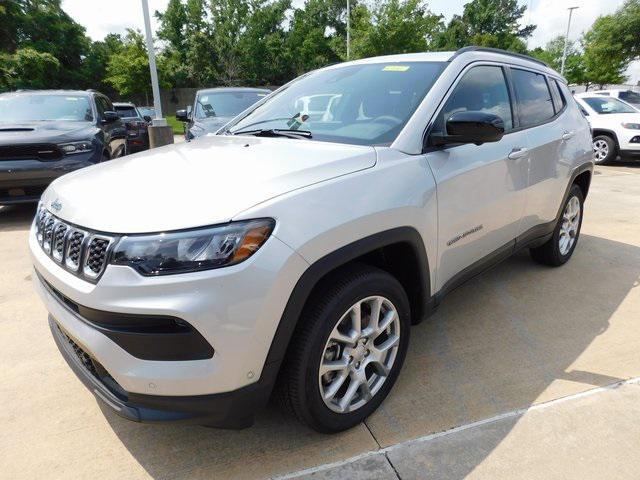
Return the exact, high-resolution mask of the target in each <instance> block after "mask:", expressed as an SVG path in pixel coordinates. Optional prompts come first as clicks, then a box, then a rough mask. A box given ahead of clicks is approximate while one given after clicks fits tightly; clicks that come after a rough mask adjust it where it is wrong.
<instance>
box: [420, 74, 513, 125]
mask: <svg viewBox="0 0 640 480" xmlns="http://www.w3.org/2000/svg"><path fill="white" fill-rule="evenodd" d="M456 112H484V113H492V114H494V115H498V116H499V117H500V118H502V120H503V121H504V128H505V131H506V132H508V131H509V130H511V129H513V116H512V113H511V102H510V101H509V91H508V89H507V82H506V80H505V77H504V72H503V70H502V68H501V67H498V66H495V67H494V66H489V65H483V66H478V67H473V68H472V69H470V70H469V71H468V72H467V73H465V74H464V76H463V77H462V79H461V80H460V82H458V84H457V85H456V87H455V90H454V91H453V93H452V94H451V96H450V97H449V98H448V99H447V103H445V105H444V107H443V108H442V110H440V113H439V114H438V116H437V117H436V121H435V123H434V125H433V129H432V132H433V133H436V134H446V132H445V131H444V130H445V125H446V121H447V120H448V119H449V117H451V115H453V114H454V113H456Z"/></svg>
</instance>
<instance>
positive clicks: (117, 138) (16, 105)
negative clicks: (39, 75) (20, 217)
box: [0, 90, 127, 205]
mask: <svg viewBox="0 0 640 480" xmlns="http://www.w3.org/2000/svg"><path fill="white" fill-rule="evenodd" d="M126 141H127V131H126V129H125V126H124V124H123V123H122V121H121V120H120V118H119V117H118V114H117V113H116V112H115V111H114V107H113V104H112V103H111V101H110V100H109V99H108V98H107V97H106V96H104V95H103V94H101V93H99V92H95V91H77V90H24V91H17V92H12V93H3V94H0V205H6V204H12V203H24V202H34V201H38V199H39V198H40V194H41V193H42V192H43V191H44V189H45V188H46V187H47V186H48V185H49V184H50V183H51V182H52V181H53V180H54V179H56V178H58V177H59V176H61V175H64V174H65V173H68V172H71V171H73V170H77V169H79V168H82V167H86V166H89V165H93V164H95V163H98V162H102V161H104V160H109V159H111V158H115V157H119V156H122V155H124V154H125V153H126V151H127V144H126Z"/></svg>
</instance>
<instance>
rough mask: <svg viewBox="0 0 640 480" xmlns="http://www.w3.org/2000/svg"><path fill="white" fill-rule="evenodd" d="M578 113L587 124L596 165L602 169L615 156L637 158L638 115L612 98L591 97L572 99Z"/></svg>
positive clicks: (639, 139) (639, 143) (639, 150)
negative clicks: (577, 108) (580, 113)
mask: <svg viewBox="0 0 640 480" xmlns="http://www.w3.org/2000/svg"><path fill="white" fill-rule="evenodd" d="M575 98H576V101H577V102H578V105H579V106H580V110H581V111H582V113H583V115H584V116H585V117H587V120H589V124H590V125H591V131H592V133H593V154H594V157H595V162H596V164H598V165H606V164H607V163H610V162H612V161H613V160H615V159H616V157H617V156H618V154H620V155H621V156H623V157H633V156H635V155H638V154H640V112H639V111H638V110H636V109H635V108H633V107H632V106H631V105H629V104H628V103H626V102H623V101H622V100H619V99H617V98H614V97H605V96H601V95H596V94H594V93H580V94H578V95H576V96H575Z"/></svg>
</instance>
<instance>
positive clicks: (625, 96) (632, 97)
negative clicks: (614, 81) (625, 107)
mask: <svg viewBox="0 0 640 480" xmlns="http://www.w3.org/2000/svg"><path fill="white" fill-rule="evenodd" d="M619 96H620V99H621V100H624V101H625V102H628V103H633V104H640V94H638V93H636V92H631V91H626V92H620V95H619Z"/></svg>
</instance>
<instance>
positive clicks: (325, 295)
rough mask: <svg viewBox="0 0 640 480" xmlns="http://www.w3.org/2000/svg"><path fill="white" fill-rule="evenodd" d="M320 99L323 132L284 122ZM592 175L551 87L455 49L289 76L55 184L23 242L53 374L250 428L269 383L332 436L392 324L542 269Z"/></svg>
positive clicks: (354, 416) (544, 71)
mask: <svg viewBox="0 0 640 480" xmlns="http://www.w3.org/2000/svg"><path fill="white" fill-rule="evenodd" d="M316 95H331V96H332V97H335V98H338V97H339V98H340V101H339V102H334V104H333V105H332V111H331V116H330V119H329V118H327V117H323V118H316V119H310V118H309V117H308V116H307V115H305V114H302V113H301V112H299V111H296V110H295V106H296V105H299V102H298V100H299V99H301V98H309V97H313V96H316ZM592 170H593V160H592V148H591V136H590V131H589V125H588V123H587V121H586V120H585V118H584V117H583V116H582V114H581V113H580V111H579V110H578V108H577V106H576V103H575V102H573V101H572V100H571V94H570V92H569V90H568V89H567V86H566V84H565V81H564V80H563V79H562V78H561V77H560V76H559V75H558V74H557V73H556V72H554V71H553V70H551V69H549V68H548V67H546V66H545V65H544V64H542V63H540V62H538V61H536V60H533V59H531V58H529V57H523V56H519V55H514V54H507V53H506V52H502V51H496V50H490V49H483V48H477V47H469V48H465V49H463V50H460V51H458V52H455V53H419V54H408V55H398V56H389V57H381V58H370V59H366V60H359V61H355V62H349V63H344V64H341V65H335V66H330V67H327V68H323V69H320V70H317V71H314V72H311V73H308V74H306V75H303V76H302V77H300V78H298V79H296V80H294V81H293V82H291V83H289V84H287V85H285V86H284V87H282V88H281V89H280V90H278V91H277V92H275V93H273V94H272V95H270V96H269V97H268V98H266V99H264V100H263V101H262V102H261V103H259V104H257V105H256V106H254V107H252V108H251V109H250V110H249V111H247V112H244V113H243V114H242V115H241V116H240V117H238V118H236V119H234V120H233V121H232V122H231V123H230V124H228V125H227V126H226V127H225V128H224V129H223V130H222V131H220V132H218V135H208V136H205V137H203V138H202V139H200V140H199V141H198V142H192V143H185V144H180V145H172V146H168V147H165V148H160V149H156V150H153V151H150V152H145V153H142V154H137V155H133V156H129V157H126V158H123V159H120V160H117V161H113V162H109V163H106V164H102V165H97V166H95V167H90V168H87V169H85V170H82V171H80V172H76V173H71V174H69V175H66V176H64V177H62V178H61V179H59V180H57V181H55V182H54V183H53V184H51V186H50V187H49V188H48V189H47V191H46V192H45V194H44V196H43V198H42V201H41V206H40V209H39V211H38V214H37V216H36V219H35V220H34V223H33V228H32V231H31V234H30V238H29V243H30V250H31V254H32V258H33V263H34V267H35V272H36V275H34V278H35V279H36V281H35V284H36V288H37V290H38V292H39V294H40V296H41V297H42V300H43V301H44V303H45V304H46V307H47V309H48V310H49V312H50V320H49V322H50V326H51V330H52V332H53V337H54V339H55V340H56V342H57V344H58V346H59V348H60V350H61V352H62V354H63V355H64V357H65V358H66V359H67V361H68V363H69V365H70V366H71V368H73V370H75V372H76V373H77V375H78V376H79V377H80V378H81V379H82V381H83V382H84V383H85V384H86V385H87V386H88V387H89V389H90V390H91V391H92V393H94V394H95V395H96V397H98V398H99V399H100V400H101V401H103V402H105V403H106V404H107V405H108V406H109V407H111V408H113V409H114V410H115V411H116V412H117V413H118V414H120V415H122V416H124V417H126V418H129V419H132V420H136V421H143V422H159V421H167V420H181V421H189V422H195V423H200V424H206V425H213V426H221V427H243V426H247V425H249V424H251V422H252V420H253V416H254V412H255V411H256V410H257V409H258V408H260V407H261V406H263V405H264V404H265V403H266V402H267V400H268V398H269V397H270V395H271V394H272V390H274V386H275V387H276V388H275V391H277V393H278V396H279V397H280V399H281V400H282V402H283V403H284V404H285V405H286V406H288V407H289V408H290V409H291V410H292V411H293V413H294V414H295V415H296V416H297V417H298V418H299V419H300V420H302V421H303V422H305V423H306V424H307V425H309V426H311V427H312V428H314V429H316V430H319V431H323V432H336V431H340V430H343V429H346V428H349V427H352V426H354V425H356V424H357V423H358V422H360V421H362V420H363V419H364V418H366V417H367V415H369V414H370V413H372V412H373V411H374V410H375V409H376V408H377V407H378V406H379V405H380V403H381V402H382V401H383V400H384V398H385V397H386V395H387V394H388V393H389V391H390V390H391V388H392V386H393V384H394V382H395V381H396V378H397V377H398V374H399V373H400V369H401V367H402V363H403V361H404V358H405V354H406V352H407V346H408V343H409V334H410V325H411V323H418V322H419V321H421V320H422V319H423V318H425V317H426V316H427V315H428V314H429V313H430V312H432V311H433V309H434V308H435V307H437V305H438V304H439V303H440V302H441V301H442V299H443V297H444V296H445V294H447V293H448V292H450V291H451V290H453V289H454V288H456V287H457V286H459V285H460V284H461V283H462V282H464V281H465V280H468V279H469V278H471V277H473V276H474V275H477V274H478V273H479V272H481V271H483V270H485V269H486V268H488V267H489V266H491V265H493V264H495V263H496V262H498V261H500V260H502V259H504V258H506V257H508V256H509V255H511V254H512V253H513V252H514V251H516V250H518V249H522V248H530V249H531V253H532V256H533V258H534V259H535V260H537V261H539V262H542V263H545V264H547V265H554V266H557V265H561V264H563V263H565V262H566V261H567V260H568V259H569V258H570V257H571V255H572V253H573V250H574V249H575V247H576V242H577V240H578V235H579V233H580V225H581V220H582V211H583V202H584V199H585V197H586V195H587V191H588V189H589V183H590V180H591V175H592Z"/></svg>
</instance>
